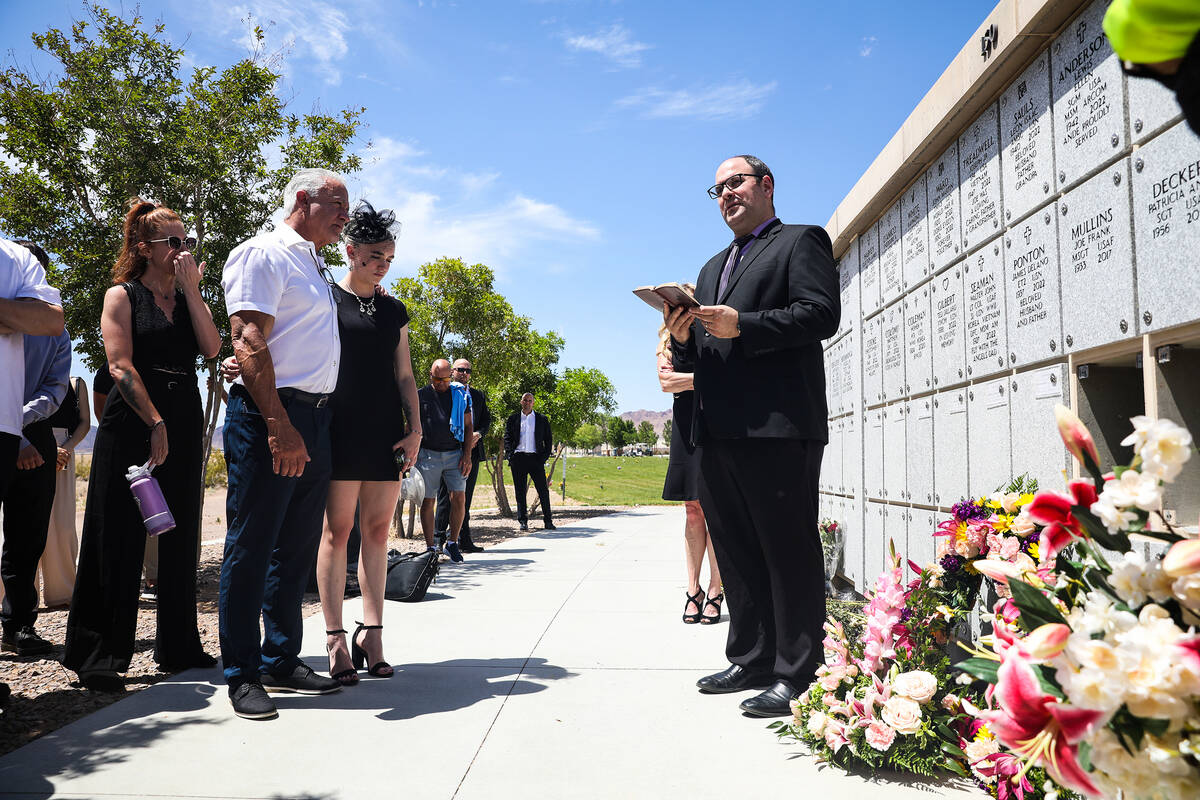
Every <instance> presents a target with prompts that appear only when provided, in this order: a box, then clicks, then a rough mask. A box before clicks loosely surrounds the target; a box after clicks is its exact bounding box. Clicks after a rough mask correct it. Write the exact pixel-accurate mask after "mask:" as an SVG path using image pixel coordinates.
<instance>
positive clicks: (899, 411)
mask: <svg viewBox="0 0 1200 800" xmlns="http://www.w3.org/2000/svg"><path fill="white" fill-rule="evenodd" d="M904 410H905V409H904V403H896V404H894V405H890V406H884V407H883V496H884V498H885V499H887V500H890V501H892V502H893V503H899V502H902V501H903V500H904V499H905V495H906V492H907V487H908V467H907V466H906V464H905V450H906V444H905V439H904V436H905V433H904V426H905V413H904Z"/></svg>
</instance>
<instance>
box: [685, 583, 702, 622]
mask: <svg viewBox="0 0 1200 800" xmlns="http://www.w3.org/2000/svg"><path fill="white" fill-rule="evenodd" d="M684 596H685V597H687V602H686V603H684V604H683V621H684V623H686V624H688V625H695V624H696V623H697V622H699V621H700V611H701V608H702V605H703V602H704V590H703V589H697V590H696V593H695V594H688V593H687V592H684ZM688 604H691V605H694V606H695V607H696V613H695V614H689V613H687V607H688Z"/></svg>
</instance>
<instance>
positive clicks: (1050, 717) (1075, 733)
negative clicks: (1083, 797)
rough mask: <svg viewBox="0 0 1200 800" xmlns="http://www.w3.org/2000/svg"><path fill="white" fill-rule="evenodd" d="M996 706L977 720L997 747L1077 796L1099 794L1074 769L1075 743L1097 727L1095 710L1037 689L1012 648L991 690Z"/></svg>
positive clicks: (1077, 768)
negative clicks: (1039, 768)
mask: <svg viewBox="0 0 1200 800" xmlns="http://www.w3.org/2000/svg"><path fill="white" fill-rule="evenodd" d="M995 689H996V692H995V695H994V697H995V700H996V704H997V706H998V708H996V709H993V710H988V711H981V712H980V714H979V716H980V718H981V719H983V720H984V722H986V723H987V726H988V730H990V731H992V733H994V734H995V735H996V738H997V739H999V740H1000V743H1001V744H1003V745H1004V746H1005V747H1007V748H1008V749H1009V750H1011V751H1012V752H1013V753H1014V754H1015V755H1016V756H1018V757H1019V758H1021V759H1022V760H1023V761H1025V762H1026V765H1025V767H1024V768H1022V770H1021V775H1022V776H1023V775H1024V773H1026V772H1028V771H1029V768H1030V767H1033V766H1041V767H1043V768H1045V770H1046V771H1047V772H1048V773H1049V774H1050V776H1051V777H1052V778H1054V780H1055V782H1057V783H1060V784H1062V785H1063V786H1066V787H1067V788H1069V789H1073V790H1075V791H1077V792H1080V793H1082V794H1090V795H1099V794H1100V790H1099V789H1098V788H1097V787H1096V784H1094V783H1093V782H1092V779H1091V778H1090V777H1089V776H1088V773H1086V772H1084V770H1083V769H1082V768H1081V767H1080V766H1079V757H1078V748H1077V747H1076V745H1077V744H1078V743H1079V742H1080V740H1082V739H1083V738H1084V737H1086V736H1088V735H1089V734H1090V733H1091V732H1092V730H1093V728H1094V727H1095V726H1097V725H1099V724H1100V723H1101V722H1102V720H1103V719H1104V717H1105V715H1104V713H1103V712H1100V711H1091V710H1088V709H1082V708H1075V707H1072V706H1069V705H1067V704H1065V703H1062V702H1060V701H1059V700H1058V699H1056V698H1055V697H1054V696H1053V695H1049V694H1046V693H1045V692H1043V691H1042V687H1041V685H1040V684H1039V683H1038V678H1037V673H1036V672H1034V668H1033V666H1032V664H1031V663H1030V662H1029V660H1028V659H1027V658H1026V657H1025V656H1024V654H1022V653H1021V652H1020V650H1019V649H1018V648H1009V649H1008V650H1007V651H1006V652H1005V654H1004V660H1003V663H1001V665H1000V670H999V673H998V680H997V682H996V686H995Z"/></svg>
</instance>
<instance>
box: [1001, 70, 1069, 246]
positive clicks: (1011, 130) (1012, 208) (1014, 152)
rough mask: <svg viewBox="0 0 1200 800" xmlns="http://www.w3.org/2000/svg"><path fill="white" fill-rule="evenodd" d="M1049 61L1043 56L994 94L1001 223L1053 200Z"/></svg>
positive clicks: (1017, 217) (1052, 146) (1021, 215)
mask: <svg viewBox="0 0 1200 800" xmlns="http://www.w3.org/2000/svg"><path fill="white" fill-rule="evenodd" d="M1049 60H1050V59H1049V58H1048V57H1047V54H1046V53H1045V52H1043V53H1042V54H1041V55H1040V56H1038V57H1037V58H1036V59H1034V62H1033V63H1032V64H1030V65H1029V67H1027V68H1026V70H1025V71H1024V72H1023V73H1021V76H1020V77H1019V78H1017V79H1016V80H1015V81H1014V82H1013V84H1012V85H1011V86H1009V87H1008V88H1007V89H1005V90H1004V94H1002V95H1000V152H1001V155H1000V174H1001V182H1002V183H1003V186H1004V222H1005V224H1009V223H1012V222H1016V221H1017V220H1019V219H1021V218H1022V217H1024V216H1025V215H1026V214H1028V213H1029V212H1030V211H1032V210H1033V209H1035V208H1037V207H1038V206H1039V205H1041V204H1042V203H1044V202H1045V201H1047V200H1049V199H1050V198H1051V197H1053V196H1054V187H1055V183H1056V181H1055V177H1056V176H1055V175H1054V152H1053V151H1054V138H1053V134H1052V132H1051V114H1050V68H1049Z"/></svg>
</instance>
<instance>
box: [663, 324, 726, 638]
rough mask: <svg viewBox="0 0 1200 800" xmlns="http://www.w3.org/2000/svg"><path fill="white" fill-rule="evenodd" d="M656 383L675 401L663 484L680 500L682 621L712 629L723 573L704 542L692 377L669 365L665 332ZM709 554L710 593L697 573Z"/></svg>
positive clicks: (668, 337)
mask: <svg viewBox="0 0 1200 800" xmlns="http://www.w3.org/2000/svg"><path fill="white" fill-rule="evenodd" d="M658 383H659V386H660V387H661V388H662V390H663V391H664V392H671V393H672V394H673V395H674V396H675V400H674V403H673V405H672V414H671V417H672V420H673V421H672V422H671V443H670V444H671V455H670V460H669V461H668V462H667V477H666V480H665V481H664V484H663V495H662V496H663V500H682V501H683V508H684V513H685V514H686V517H685V521H684V524H683V543H684V560H685V563H686V565H687V582H688V590H687V602H685V603H684V605H683V621H684V622H686V623H688V624H694V623H696V622H699V623H701V624H704V625H712V624H714V623H716V622H719V621H720V620H721V602H722V601H723V600H724V599H725V595H724V593H722V591H721V571H720V570H719V569H717V557H716V555H715V554H714V553H713V546H712V542H711V541H710V540H709V538H708V523H707V522H706V521H705V519H704V511H703V510H702V509H701V508H700V500H699V497H700V489H699V481H700V453H699V451H698V450H697V448H695V447H693V446H692V445H691V443H690V442H689V440H688V437H689V436H690V435H691V429H692V391H693V390H694V387H693V385H692V373H690V372H676V371H675V365H674V364H673V363H672V362H671V334H670V332H669V331H667V329H666V328H665V327H664V328H663V329H662V330H660V331H659V332H658ZM706 553H707V554H708V593H707V598H706V597H705V591H704V590H703V589H701V588H700V568H701V567H702V566H703V565H704V556H705V554H706Z"/></svg>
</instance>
